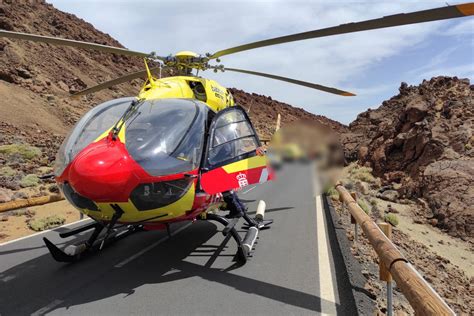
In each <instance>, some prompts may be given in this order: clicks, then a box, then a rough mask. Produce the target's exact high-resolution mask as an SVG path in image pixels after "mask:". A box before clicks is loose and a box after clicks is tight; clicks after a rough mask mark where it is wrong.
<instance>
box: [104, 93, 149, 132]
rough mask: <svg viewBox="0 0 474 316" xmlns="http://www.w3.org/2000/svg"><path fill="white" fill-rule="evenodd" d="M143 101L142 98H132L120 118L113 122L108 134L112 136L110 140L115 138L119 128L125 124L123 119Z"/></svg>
mask: <svg viewBox="0 0 474 316" xmlns="http://www.w3.org/2000/svg"><path fill="white" fill-rule="evenodd" d="M142 103H143V99H141V100H133V101H132V102H131V103H130V105H129V106H128V108H127V109H126V110H125V112H123V114H122V116H121V117H120V119H119V120H118V121H117V123H115V125H114V127H112V130H111V132H110V136H111V137H112V140H117V136H118V134H119V133H120V130H121V129H122V127H123V125H124V124H125V121H126V120H128V118H129V117H130V116H131V115H132V114H133V113H134V112H135V110H136V109H137V108H138V106H139V105H141V104H142Z"/></svg>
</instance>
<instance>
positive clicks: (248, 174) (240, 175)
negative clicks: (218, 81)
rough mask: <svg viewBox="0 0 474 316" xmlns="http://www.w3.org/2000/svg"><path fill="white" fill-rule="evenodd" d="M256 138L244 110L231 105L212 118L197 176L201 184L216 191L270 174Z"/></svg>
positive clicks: (257, 181)
mask: <svg viewBox="0 0 474 316" xmlns="http://www.w3.org/2000/svg"><path fill="white" fill-rule="evenodd" d="M259 147H260V140H259V139H258V136H257V133H256V132H255V128H254V127H253V125H252V123H251V122H250V119H249V117H248V115H247V113H246V112H245V110H244V109H243V108H242V107H240V106H232V107H229V108H227V109H224V110H222V111H220V112H218V113H217V114H216V116H215V117H214V118H213V120H212V122H211V125H210V129H209V139H208V142H207V151H206V157H205V163H204V170H205V172H204V173H203V174H202V176H201V186H202V188H203V189H204V191H206V192H207V193H208V194H216V193H219V192H225V191H229V190H233V189H238V188H243V187H245V186H247V185H250V184H255V183H263V182H266V181H268V180H270V178H271V177H272V174H273V172H272V171H271V170H270V169H269V167H268V166H267V158H266V157H265V155H263V154H257V151H258V152H259V153H260V152H261V151H260V149H259Z"/></svg>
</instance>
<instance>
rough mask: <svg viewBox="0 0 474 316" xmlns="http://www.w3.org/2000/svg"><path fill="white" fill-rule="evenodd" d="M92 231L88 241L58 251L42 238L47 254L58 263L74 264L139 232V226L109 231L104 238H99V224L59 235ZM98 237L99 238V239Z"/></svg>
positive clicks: (102, 227)
mask: <svg viewBox="0 0 474 316" xmlns="http://www.w3.org/2000/svg"><path fill="white" fill-rule="evenodd" d="M91 228H93V229H94V231H93V232H92V234H91V236H90V237H89V239H88V240H87V241H85V242H82V243H80V244H77V245H69V246H67V247H66V248H64V249H59V248H58V247H57V246H56V245H55V244H53V243H52V242H51V241H50V240H48V239H47V238H46V237H45V238H43V241H44V243H45V244H46V247H48V250H49V252H50V253H51V255H52V256H53V258H54V260H56V261H58V262H75V261H78V260H79V259H82V258H84V257H86V256H88V255H90V254H92V253H94V252H96V251H100V250H101V249H102V248H103V247H105V246H107V245H109V244H111V243H113V242H115V241H117V240H119V239H122V238H125V237H126V236H128V235H130V234H132V233H134V232H137V231H139V230H141V228H142V227H141V225H137V226H128V227H127V228H125V229H122V230H115V229H113V228H112V229H111V230H110V231H109V232H108V233H106V234H105V235H104V236H100V233H101V232H102V231H103V229H104V228H106V227H105V226H103V225H102V224H100V223H96V224H95V225H90V224H89V225H85V226H81V227H79V228H76V229H74V230H71V231H68V232H67V233H63V234H60V236H61V237H62V238H66V237H69V236H73V235H76V234H78V233H80V232H83V231H86V230H90V229H91ZM99 237H100V238H99Z"/></svg>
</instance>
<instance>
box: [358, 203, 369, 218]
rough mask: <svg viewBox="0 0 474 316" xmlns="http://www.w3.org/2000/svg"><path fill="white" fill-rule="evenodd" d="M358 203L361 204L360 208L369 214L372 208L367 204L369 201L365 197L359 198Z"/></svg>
mask: <svg viewBox="0 0 474 316" xmlns="http://www.w3.org/2000/svg"><path fill="white" fill-rule="evenodd" d="M357 204H358V205H359V206H360V208H361V209H362V210H363V211H364V212H365V214H369V211H370V208H369V206H368V205H367V203H366V202H365V201H364V200H363V199H358V200H357Z"/></svg>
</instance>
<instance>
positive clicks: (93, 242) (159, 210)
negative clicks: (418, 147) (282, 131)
mask: <svg viewBox="0 0 474 316" xmlns="http://www.w3.org/2000/svg"><path fill="white" fill-rule="evenodd" d="M473 14H474V4H473V3H468V4H462V5H454V6H446V7H441V8H436V9H430V10H424V11H418V12H413V13H407V14H397V15H392V16H387V17H383V18H379V19H373V20H367V21H363V22H357V23H349V24H343V25H339V26H335V27H329V28H325V29H319V30H314V31H309V32H304V33H298V34H293V35H287V36H282V37H277V38H272V39H266V40H262V41H258V42H253V43H249V44H245V45H240V46H236V47H232V48H228V49H224V50H220V51H218V52H216V53H213V54H209V53H208V54H204V55H198V54H196V53H193V52H189V51H183V52H179V53H177V54H175V55H170V56H167V57H162V56H157V55H156V54H155V53H151V54H147V53H142V52H137V51H131V50H127V49H124V48H117V47H111V46H106V45H100V44H95V43H87V42H81V41H75V40H69V39H62V38H54V37H47V36H40V35H33V34H26V33H19V32H12V31H6V30H0V36H2V37H7V38H11V39H22V40H30V41H36V42H44V43H49V44H53V45H65V46H72V47H80V48H84V49H92V50H98V51H104V52H109V53H114V54H123V55H130V56H136V57H141V58H145V68H146V69H145V70H144V71H139V72H135V73H132V74H129V75H126V76H123V77H120V78H118V79H114V80H111V81H108V82H105V83H102V84H99V85H97V86H94V87H91V88H89V89H86V90H84V91H81V92H79V93H77V94H76V95H75V96H82V95H86V94H88V93H93V92H96V91H99V90H102V89H106V88H109V87H111V86H113V85H116V84H120V83H123V82H127V81H130V80H133V79H136V78H143V77H145V76H146V78H147V79H146V81H145V84H144V85H143V87H142V89H141V91H140V92H139V94H138V96H137V97H128V98H120V99H116V100H111V101H108V102H105V103H103V104H100V105H98V106H96V107H95V108H93V109H92V110H90V111H89V112H88V113H86V114H85V115H84V117H82V119H81V120H80V121H79V122H78V123H77V124H76V126H75V127H74V128H73V130H72V131H71V132H70V134H69V136H68V137H67V138H66V139H65V140H64V142H63V144H62V146H61V148H60V150H59V153H58V155H57V161H56V169H55V176H56V180H57V183H58V184H59V186H60V188H61V190H62V192H63V194H64V196H65V197H66V198H67V200H68V201H69V202H70V203H71V204H72V205H74V206H75V207H76V208H77V209H79V210H80V211H81V212H82V213H84V214H86V215H87V216H89V217H90V218H92V219H93V222H92V223H91V224H87V225H85V226H82V227H79V228H76V229H73V230H71V231H68V232H66V233H62V234H60V235H61V236H62V237H67V236H72V235H75V234H78V233H81V232H84V231H87V230H93V232H92V234H91V235H90V237H89V239H88V240H87V241H85V242H83V243H81V244H78V245H70V246H68V247H66V248H65V249H64V250H61V249H59V248H58V247H56V246H55V245H54V244H52V243H51V242H50V241H49V240H47V239H46V238H45V239H44V241H45V243H46V245H47V247H48V249H49V250H50V252H51V254H52V255H53V257H54V259H56V260H58V261H62V262H71V261H75V260H77V259H79V258H80V257H82V256H83V255H84V254H86V253H90V252H91V250H93V249H96V248H102V246H103V245H104V244H105V243H107V242H109V241H113V240H116V239H118V238H120V237H123V236H126V235H127V234H129V233H132V232H134V231H136V230H138V229H140V230H141V229H145V230H149V229H157V228H163V227H166V228H168V229H169V225H170V223H174V222H179V221H189V220H195V219H208V220H215V221H218V222H220V223H221V224H223V225H225V226H226V227H225V229H224V230H223V232H224V234H231V235H232V237H233V238H234V239H235V240H236V242H237V243H238V252H237V259H238V260H239V261H243V262H245V261H246V260H247V256H248V255H249V252H250V251H251V249H252V247H253V243H254V241H255V239H256V237H257V234H258V231H259V229H261V228H264V227H268V225H269V224H271V221H268V220H267V221H266V220H264V219H263V216H264V209H263V207H261V208H260V209H259V211H258V215H257V216H256V217H255V218H250V217H249V216H248V215H247V214H246V213H244V215H243V218H244V219H245V221H246V223H247V225H248V226H249V230H248V232H247V234H246V236H245V237H244V238H243V239H242V238H241V237H240V236H239V234H238V233H237V231H236V229H235V227H234V226H235V225H236V223H237V221H238V220H239V218H234V219H230V220H229V219H227V218H225V217H224V216H221V215H219V214H218V213H216V212H212V211H211V210H215V209H216V208H217V206H218V205H219V203H221V202H222V197H223V193H224V192H229V191H232V190H235V189H239V188H242V187H244V186H247V185H252V184H258V183H263V182H266V181H268V180H271V179H272V177H273V172H272V170H271V168H270V167H269V166H268V165H267V159H266V157H265V154H264V153H263V151H262V150H261V144H260V140H259V138H258V136H257V133H256V131H255V128H254V127H253V125H252V123H251V121H250V119H249V117H248V116H247V113H246V111H245V110H244V109H243V108H242V107H240V106H238V105H235V104H234V100H233V97H232V94H231V93H230V92H229V91H228V90H227V89H226V88H224V87H222V86H221V85H219V84H218V83H217V82H215V81H213V80H209V79H205V78H202V77H198V76H197V74H196V75H193V74H192V71H193V70H196V71H198V72H199V71H205V70H209V69H212V70H214V71H215V72H218V71H233V72H240V73H246V74H250V75H256V76H262V77H267V78H271V79H276V80H282V81H285V82H289V83H293V84H297V85H302V86H306V87H310V88H313V89H317V90H322V91H325V92H329V93H333V94H337V95H341V96H353V95H354V94H352V93H350V92H347V91H343V90H339V89H336V88H331V87H326V86H322V85H318V84H314V83H309V82H304V81H300V80H295V79H290V78H286V77H281V76H276V75H271V74H266V73H261V72H255V71H248V70H243V69H236V68H225V67H224V66H223V65H219V64H218V65H211V64H209V62H211V61H212V60H216V61H217V62H220V60H219V58H220V57H222V56H226V55H230V54H235V53H238V52H242V51H246V50H251V49H256V48H259V47H264V46H270V45H277V44H282V43H288V42H293V41H299V40H306V39H311V38H318V37H325V36H332V35H338V34H346V33H353V32H359V31H366V30H373V29H380V28H387V27H393V26H398V25H407V24H414V23H422V22H429V21H436V20H444V19H451V18H458V17H463V16H468V15H473ZM147 60H149V61H153V62H155V63H158V64H159V65H160V66H159V67H154V68H151V69H149V68H148V65H147ZM163 66H164V67H170V68H172V69H175V70H177V71H178V73H179V75H178V76H173V77H166V78H156V77H155V76H154V75H153V74H154V73H156V72H158V71H159V70H161V67H163ZM120 228H122V229H120Z"/></svg>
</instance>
